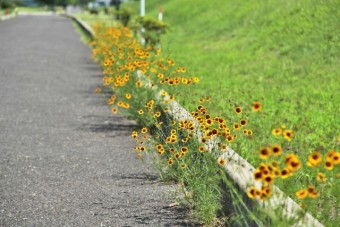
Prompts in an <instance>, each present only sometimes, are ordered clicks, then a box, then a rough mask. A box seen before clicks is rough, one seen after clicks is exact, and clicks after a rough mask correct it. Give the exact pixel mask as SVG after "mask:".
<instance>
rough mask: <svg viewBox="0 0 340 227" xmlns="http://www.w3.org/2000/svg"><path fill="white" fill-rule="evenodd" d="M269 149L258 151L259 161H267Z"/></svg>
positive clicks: (263, 148)
mask: <svg viewBox="0 0 340 227" xmlns="http://www.w3.org/2000/svg"><path fill="white" fill-rule="evenodd" d="M270 152H271V151H270V149H268V147H262V148H260V150H259V156H260V158H261V159H267V158H268V157H269V155H270Z"/></svg>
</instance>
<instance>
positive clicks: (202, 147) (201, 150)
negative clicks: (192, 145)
mask: <svg viewBox="0 0 340 227" xmlns="http://www.w3.org/2000/svg"><path fill="white" fill-rule="evenodd" d="M198 150H199V151H200V152H205V151H206V150H207V149H206V148H205V147H204V146H200V147H199V148H198Z"/></svg>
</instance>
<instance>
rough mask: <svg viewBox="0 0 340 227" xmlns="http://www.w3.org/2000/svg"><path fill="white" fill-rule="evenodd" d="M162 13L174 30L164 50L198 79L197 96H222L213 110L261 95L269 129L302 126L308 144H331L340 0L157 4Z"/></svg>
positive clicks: (153, 9)
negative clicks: (277, 124) (282, 125)
mask: <svg viewBox="0 0 340 227" xmlns="http://www.w3.org/2000/svg"><path fill="white" fill-rule="evenodd" d="M158 3H159V1H157V0H148V1H147V9H146V12H147V14H149V15H150V16H154V17H156V16H157V12H158ZM137 6H138V5H137ZM134 7H136V5H135V6H134ZM163 8H164V21H165V22H167V23H169V24H170V25H171V28H172V32H170V33H169V34H167V35H166V36H165V37H163V42H162V47H163V50H165V51H166V52H168V54H169V55H171V56H173V57H174V59H176V60H177V62H178V63H180V64H181V65H185V66H187V67H188V68H189V70H190V71H192V72H194V73H196V74H197V75H198V76H200V77H201V79H202V80H201V87H200V88H199V89H197V90H196V91H195V92H197V93H199V94H200V95H201V96H205V95H206V94H211V95H212V96H220V97H218V100H219V103H218V105H219V108H218V110H221V111H222V110H223V108H225V106H226V105H225V103H226V100H227V99H229V98H232V99H234V100H238V101H240V102H241V101H246V102H247V103H249V102H251V101H252V100H253V99H261V98H262V97H264V100H263V102H264V105H265V110H266V111H267V113H268V115H269V116H268V117H267V118H266V122H263V123H265V124H266V125H269V127H268V129H270V128H273V127H274V123H275V122H276V121H280V122H283V121H286V122H284V123H286V124H287V127H291V128H292V127H294V126H296V128H301V127H303V126H304V130H305V132H304V133H303V134H304V136H305V137H307V140H308V142H310V143H309V145H311V146H317V145H320V143H321V145H325V144H323V143H329V142H331V141H333V142H334V141H335V138H336V136H337V135H338V133H339V132H340V118H339V117H337V118H336V116H337V115H339V111H340V70H339V68H338V65H340V32H339V30H338V28H339V27H340V20H338V18H340V11H339V9H340V2H339V1H335V0H334V1H317V0H309V1H303V2H296V1H293V0H289V1H286V0H285V1H277V0H266V1H257V2H256V3H254V2H252V1H229V0H218V1H214V4H212V3H210V2H208V1H204V0H186V1H163ZM137 10H138V9H136V11H137ZM137 12H138V11H137ZM249 93H250V94H249ZM195 97H197V96H195ZM185 98H187V97H185ZM222 112H223V111H222ZM269 132H270V131H269ZM309 137H310V139H308V138H309ZM323 141H324V142H323Z"/></svg>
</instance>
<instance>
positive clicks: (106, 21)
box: [76, 9, 117, 26]
mask: <svg viewBox="0 0 340 227" xmlns="http://www.w3.org/2000/svg"><path fill="white" fill-rule="evenodd" d="M111 10H112V9H111ZM76 16H77V17H78V18H80V19H81V20H83V21H86V22H87V23H88V24H89V25H91V26H94V25H95V24H97V23H101V24H103V25H106V26H116V25H117V24H116V21H115V16H114V15H113V14H112V13H110V14H105V13H104V11H103V10H99V13H98V14H97V15H95V14H91V13H89V12H88V11H85V12H83V13H79V14H76Z"/></svg>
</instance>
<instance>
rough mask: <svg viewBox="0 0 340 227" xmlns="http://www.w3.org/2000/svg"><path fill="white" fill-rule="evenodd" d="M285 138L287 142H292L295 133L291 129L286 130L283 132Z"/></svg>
mask: <svg viewBox="0 0 340 227" xmlns="http://www.w3.org/2000/svg"><path fill="white" fill-rule="evenodd" d="M283 137H284V138H285V139H286V140H287V141H291V140H292V139H293V137H294V132H293V131H292V130H290V129H286V130H284V132H283Z"/></svg>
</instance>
